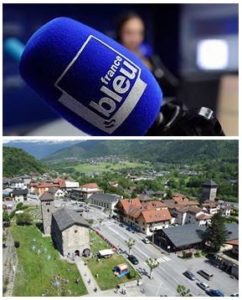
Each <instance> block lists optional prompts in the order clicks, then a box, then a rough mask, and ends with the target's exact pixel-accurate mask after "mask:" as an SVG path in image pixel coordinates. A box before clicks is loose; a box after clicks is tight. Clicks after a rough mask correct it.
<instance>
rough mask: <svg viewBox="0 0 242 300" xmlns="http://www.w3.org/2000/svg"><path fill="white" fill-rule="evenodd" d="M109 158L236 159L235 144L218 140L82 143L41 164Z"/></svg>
mask: <svg viewBox="0 0 242 300" xmlns="http://www.w3.org/2000/svg"><path fill="white" fill-rule="evenodd" d="M109 155H117V156H126V157H127V158H129V159H138V160H142V161H144V160H147V161H151V162H167V163H186V162H198V161H204V160H205V161H206V160H214V159H215V160H216V159H219V160H237V158H238V143H237V142H236V141H221V140H219V141H218V140H217V141H214V140H179V141H177V140H176V141H170V140H162V141H161V140H152V141H147V140H146V141H140V140H138V141H117V140H115V141H83V142H80V143H79V144H76V145H73V146H71V147H67V148H64V149H62V150H59V151H57V152H55V153H53V154H51V155H50V156H48V157H46V158H45V159H44V161H45V162H48V163H52V162H55V163H56V162H57V161H60V162H61V161H63V159H70V158H72V159H77V160H79V159H87V158H95V157H101V156H109Z"/></svg>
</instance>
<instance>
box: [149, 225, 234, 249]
mask: <svg viewBox="0 0 242 300" xmlns="http://www.w3.org/2000/svg"><path fill="white" fill-rule="evenodd" d="M225 226H226V230H227V233H228V236H227V241H230V240H235V239H238V224H236V223H230V224H226V225H225ZM206 229H207V226H204V225H202V226H199V225H198V224H185V225H183V226H176V227H169V228H163V229H161V230H157V231H156V232H155V234H154V242H155V244H157V245H158V246H160V247H164V248H166V249H167V247H169V248H170V250H171V251H178V250H185V249H191V248H198V249H201V247H202V246H203V245H204V243H205V241H206V233H205V232H206Z"/></svg>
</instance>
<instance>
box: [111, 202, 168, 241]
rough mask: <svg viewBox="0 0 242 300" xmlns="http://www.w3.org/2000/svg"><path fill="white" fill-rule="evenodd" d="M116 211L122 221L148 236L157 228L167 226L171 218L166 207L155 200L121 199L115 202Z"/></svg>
mask: <svg viewBox="0 0 242 300" xmlns="http://www.w3.org/2000/svg"><path fill="white" fill-rule="evenodd" d="M117 212H118V214H119V215H120V220H121V221H122V222H124V223H126V224H128V225H130V226H131V227H133V228H134V229H136V230H137V231H141V232H143V233H145V234H146V235H148V236H150V235H152V234H153V232H154V231H155V230H157V229H160V228H164V227H168V226H169V225H170V223H171V219H172V217H171V215H170V212H169V210H168V208H167V207H166V206H165V205H164V204H163V203H162V202H161V201H156V200H153V201H148V202H146V201H145V202H142V201H140V199H139V198H135V199H122V200H120V201H119V202H118V204H117Z"/></svg>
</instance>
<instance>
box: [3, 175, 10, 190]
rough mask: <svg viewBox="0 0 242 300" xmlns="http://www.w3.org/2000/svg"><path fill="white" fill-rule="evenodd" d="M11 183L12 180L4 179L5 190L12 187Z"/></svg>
mask: <svg viewBox="0 0 242 300" xmlns="http://www.w3.org/2000/svg"><path fill="white" fill-rule="evenodd" d="M10 181H11V180H10V178H7V177H3V178H2V185H3V189H6V188H9V187H10Z"/></svg>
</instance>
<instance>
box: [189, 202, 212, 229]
mask: <svg viewBox="0 0 242 300" xmlns="http://www.w3.org/2000/svg"><path fill="white" fill-rule="evenodd" d="M211 217H212V215H210V214H206V213H204V212H203V211H202V209H201V208H199V207H196V206H193V207H189V208H188V210H187V212H186V221H185V224H198V225H199V226H200V225H207V224H209V223H210V220H211Z"/></svg>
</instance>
